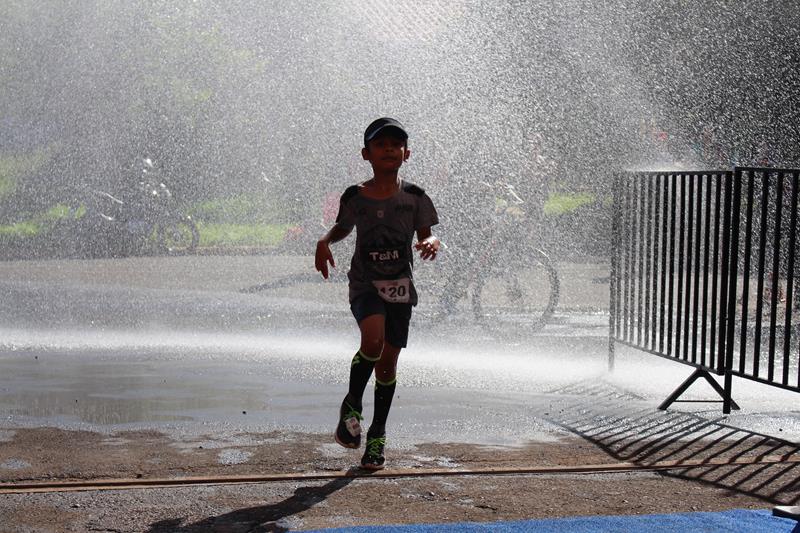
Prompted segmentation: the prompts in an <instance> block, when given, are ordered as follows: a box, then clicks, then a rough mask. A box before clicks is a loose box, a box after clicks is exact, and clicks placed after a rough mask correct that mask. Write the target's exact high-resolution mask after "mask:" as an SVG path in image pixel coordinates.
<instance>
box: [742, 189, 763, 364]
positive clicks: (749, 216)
mask: <svg viewBox="0 0 800 533" xmlns="http://www.w3.org/2000/svg"><path fill="white" fill-rule="evenodd" d="M753 186H754V182H753V179H752V177H751V179H748V180H747V201H746V204H747V207H746V213H745V230H744V264H743V265H742V271H743V273H744V276H743V278H742V323H743V324H746V323H747V318H748V309H749V301H750V257H751V255H752V250H753ZM760 326H761V323H760V322H759V323H758V325H757V328H758V329H757V330H756V335H755V339H756V346H755V347H754V348H753V349H754V351H755V352H756V353H758V343H759V340H758V339H760V338H761V335H760V333H759V331H760ZM746 347H747V328H742V331H741V335H740V339H739V351H740V352H741V353H745V351H746V349H747V348H746ZM753 359H754V361H755V364H756V370H755V372H758V370H757V367H758V357H755V358H753ZM744 365H745V358H744V357H741V358H740V360H739V371H740V372H744Z"/></svg>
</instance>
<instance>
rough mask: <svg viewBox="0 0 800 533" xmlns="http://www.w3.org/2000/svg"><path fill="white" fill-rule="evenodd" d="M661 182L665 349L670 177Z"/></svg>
mask: <svg viewBox="0 0 800 533" xmlns="http://www.w3.org/2000/svg"><path fill="white" fill-rule="evenodd" d="M660 177H661V182H662V193H663V196H662V198H663V199H664V201H663V202H662V205H663V206H664V217H663V219H662V221H661V300H660V302H659V319H658V351H659V352H662V351H664V337H665V336H666V333H665V331H664V326H665V321H664V318H665V316H666V315H667V305H666V302H667V277H668V271H667V258H668V257H669V247H668V245H669V240H668V235H669V231H668V229H669V226H668V225H667V224H668V220H669V210H668V209H667V206H668V202H669V178H668V177H667V176H666V175H663V174H662V175H661V176H660Z"/></svg>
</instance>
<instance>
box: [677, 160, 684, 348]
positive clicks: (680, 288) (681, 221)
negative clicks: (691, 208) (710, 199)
mask: <svg viewBox="0 0 800 533" xmlns="http://www.w3.org/2000/svg"><path fill="white" fill-rule="evenodd" d="M680 183H681V189H680V192H681V194H680V218H679V221H678V235H677V238H678V256H677V259H678V294H677V296H676V299H677V302H676V306H675V310H676V314H675V356H676V357H680V358H681V359H683V360H684V361H685V360H686V352H684V351H682V350H681V346H682V344H681V340H682V338H681V332H682V326H683V278H684V272H685V268H686V263H685V257H686V252H685V249H684V247H685V245H686V174H680Z"/></svg>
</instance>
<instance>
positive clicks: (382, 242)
mask: <svg viewBox="0 0 800 533" xmlns="http://www.w3.org/2000/svg"><path fill="white" fill-rule="evenodd" d="M438 223H439V217H438V215H437V214H436V208H434V207H433V202H432V201H431V199H430V197H429V196H428V195H427V194H425V191H424V190H423V189H421V188H420V187H417V186H416V185H414V184H411V183H408V182H406V181H403V182H401V184H400V190H399V191H398V192H397V193H396V194H395V195H394V196H392V197H390V198H386V199H384V200H375V199H372V198H367V197H366V196H363V195H361V194H359V186H358V185H353V186H351V187H348V188H347V190H346V191H345V192H344V194H342V197H341V199H340V201H339V215H338V216H337V217H336V224H337V225H338V226H339V227H341V228H343V229H345V230H347V231H350V230H352V229H353V227H355V228H356V247H355V252H354V253H353V259H352V261H351V262H350V271H349V272H348V273H347V277H348V279H349V280H350V291H349V292H350V301H351V302H352V301H353V300H355V299H356V298H358V297H359V296H361V295H362V294H364V293H365V292H377V293H378V295H380V296H381V297H382V298H384V299H385V300H387V301H395V302H401V303H402V302H408V303H411V304H412V305H416V304H417V291H416V290H415V289H414V283H413V281H412V267H413V263H414V255H413V249H412V244H413V239H414V233H415V232H416V231H417V230H418V229H421V228H427V227H430V226H433V225H435V224H438ZM406 280H408V281H406Z"/></svg>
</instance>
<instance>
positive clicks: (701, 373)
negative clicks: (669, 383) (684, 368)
mask: <svg viewBox="0 0 800 533" xmlns="http://www.w3.org/2000/svg"><path fill="white" fill-rule="evenodd" d="M698 378H703V379H705V380H706V381H708V383H709V385H711V387H713V389H714V390H715V391H717V394H719V395H720V396H721V397H722V398H723V399H722V400H702V401H708V402H717V401H724V400H725V399H728V400H730V403H731V408H733V409H736V410H739V406H738V405H737V404H736V402H734V401H733V399H731V398H728V395H726V394H725V390H724V389H723V388H722V387H721V386H720V384H719V383H717V382H716V380H715V379H714V378H713V377H711V374H710V373H709V372H708V371H707V370H704V369H702V368H697V369H695V371H694V372H693V373H692V375H691V376H689V377H688V378H686V381H684V382H683V383H681V385H680V387H678V388H677V389H675V392H673V393H672V394H670V395H669V397H668V398H667V399H666V400H664V401H663V402H662V403H661V405H659V406H658V408H659V409H661V410H662V411H664V410H666V409H667V408H668V407H669V406H670V405H672V404H673V403H674V402H680V401H686V400H679V399H678V398H680V397H681V395H682V394H683V393H684V392H686V390H687V389H688V388H689V387H691V386H692V384H693V383H694V382H695V381H697V379H698Z"/></svg>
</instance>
